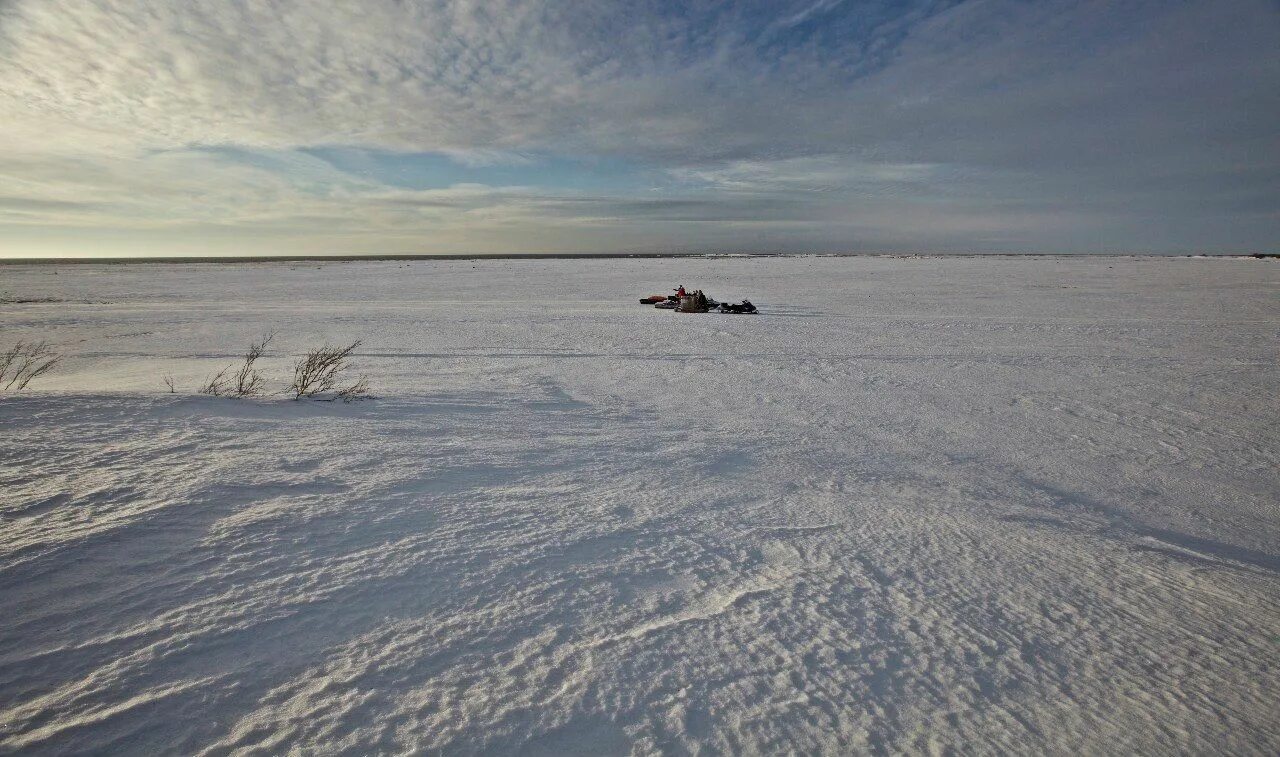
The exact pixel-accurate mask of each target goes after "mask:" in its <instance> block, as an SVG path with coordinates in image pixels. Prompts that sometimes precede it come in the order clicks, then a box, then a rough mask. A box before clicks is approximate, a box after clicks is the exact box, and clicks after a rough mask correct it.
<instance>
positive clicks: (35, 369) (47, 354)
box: [0, 340, 62, 392]
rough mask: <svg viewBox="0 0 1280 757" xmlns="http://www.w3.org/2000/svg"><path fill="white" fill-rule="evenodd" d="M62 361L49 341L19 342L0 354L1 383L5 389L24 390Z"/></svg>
mask: <svg viewBox="0 0 1280 757" xmlns="http://www.w3.org/2000/svg"><path fill="white" fill-rule="evenodd" d="M60 362H62V355H60V354H58V353H57V352H56V351H55V350H54V349H53V348H52V347H50V346H49V343H48V342H45V341H39V342H26V341H22V340H18V343H17V344H15V345H13V346H12V347H10V348H9V349H8V350H6V351H5V352H4V353H3V354H0V384H2V385H3V387H2V388H3V390H4V391H6V392H7V391H15V392H18V391H22V390H23V389H26V388H27V384H30V383H31V380H32V379H35V378H38V377H40V376H42V375H44V374H46V373H48V372H49V371H51V370H53V369H54V368H55V367H56V366H57V365H58V363H60Z"/></svg>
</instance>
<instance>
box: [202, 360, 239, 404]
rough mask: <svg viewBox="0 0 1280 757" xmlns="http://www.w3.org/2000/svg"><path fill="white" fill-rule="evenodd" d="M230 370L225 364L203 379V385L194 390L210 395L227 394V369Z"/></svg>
mask: <svg viewBox="0 0 1280 757" xmlns="http://www.w3.org/2000/svg"><path fill="white" fill-rule="evenodd" d="M229 370H231V366H229V365H228V366H227V367H226V368H223V369H222V370H220V371H218V372H217V373H215V374H213V375H212V376H210V377H209V378H208V379H206V380H205V382H204V385H203V386H201V387H200V388H199V389H197V390H196V391H198V392H200V393H201V394H208V395H210V396H212V397H221V396H223V395H224V394H227V388H228V387H227V371H229Z"/></svg>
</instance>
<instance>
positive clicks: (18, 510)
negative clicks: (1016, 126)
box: [0, 258, 1280, 754]
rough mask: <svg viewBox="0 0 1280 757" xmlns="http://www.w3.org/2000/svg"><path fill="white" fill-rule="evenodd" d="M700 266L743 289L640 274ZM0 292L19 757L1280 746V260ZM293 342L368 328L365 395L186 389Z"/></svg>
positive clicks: (854, 264) (8, 632) (4, 679)
mask: <svg viewBox="0 0 1280 757" xmlns="http://www.w3.org/2000/svg"><path fill="white" fill-rule="evenodd" d="M679 283H684V284H686V285H689V286H697V287H702V288H704V289H706V290H707V291H708V293H710V294H711V295H712V296H714V297H717V298H718V299H722V300H725V299H730V298H735V299H736V298H741V297H744V296H745V297H749V298H751V299H752V300H753V301H754V302H755V303H756V304H757V305H759V306H760V307H761V309H762V310H763V311H764V312H763V314H761V315H758V316H722V315H682V314H676V313H671V312H663V311H658V310H654V309H652V308H646V307H641V306H640V305H639V304H637V303H636V299H637V298H639V297H640V296H642V295H646V294H650V293H660V292H664V291H667V290H669V289H670V288H671V287H673V286H675V285H676V284H679ZM0 299H3V300H5V301H6V302H5V303H4V304H0V328H2V329H3V331H2V332H0V336H2V337H3V338H2V339H0V346H7V345H8V344H11V343H12V342H13V341H14V340H16V339H18V338H46V339H49V340H51V341H52V342H54V343H56V344H57V345H58V346H59V347H60V348H61V349H63V350H64V351H65V352H66V353H67V355H68V359H67V361H66V362H65V364H64V365H63V366H62V368H61V370H60V371H59V372H58V373H56V374H53V375H50V376H48V377H46V378H44V379H42V380H38V381H37V382H35V383H33V385H32V388H31V389H30V390H28V391H27V392H24V393H23V394H21V395H17V396H13V395H10V396H5V397H3V398H2V399H0V427H2V429H3V430H2V433H0V751H4V752H31V753H68V752H116V753H119V752H125V753H137V754H154V753H156V752H172V753H182V754H227V753H240V752H248V753H280V752H286V751H294V750H296V751H302V752H309V753H325V754H328V753H333V752H351V753H358V754H367V753H397V752H407V751H432V752H434V751H441V752H447V753H476V752H486V753H511V752H520V753H527V754H611V753H627V752H633V753H671V754H684V753H702V754H706V753H758V752H789V751H796V752H826V753H850V752H862V751H868V752H943V751H945V750H947V749H948V748H956V749H959V750H961V751H971V752H980V753H985V752H999V751H1013V752H1023V753H1038V752H1044V751H1049V752H1056V753H1061V754H1072V753H1076V752H1081V751H1084V752H1110V753H1116V752H1132V751H1141V752H1150V753H1155V752H1164V753H1168V752H1199V753H1210V752H1215V753H1216V752H1235V753H1255V754H1275V753H1276V752H1277V751H1280V693H1278V689H1277V685H1276V683H1277V680H1280V504H1278V502H1277V500H1278V499H1280V497H1278V495H1280V474H1278V473H1277V470H1278V469H1280V443H1278V442H1280V432H1278V431H1277V427H1278V424H1280V371H1278V370H1277V345H1280V265H1278V264H1277V263H1275V262H1269V261H1260V260H1239V259H1231V260H1224V259H1153V258H1146V259H1134V258H1086V259H1070V258H995V259H991V258H985V259H984V258H976V259H975V258H919V259H888V258H852V259H834V258H796V259H779V258H771V259H695V260H621V261H608V260H589V261H566V260H558V261H556V260H543V261H509V260H507V261H482V262H475V261H436V262H426V261H419V262H411V263H405V262H379V263H372V262H352V263H336V262H335V263H292V264H244V265H206V264H201V265H164V264H157V265H84V266H67V265H63V266H3V267H0ZM14 300H52V301H45V302H39V301H37V302H30V301H28V302H14ZM273 329H274V330H277V331H278V334H279V335H278V337H277V338H276V341H275V342H274V343H273V345H272V346H273V348H274V349H273V352H272V353H271V355H270V356H269V358H268V359H267V360H266V362H265V367H266V368H267V369H268V373H269V377H270V379H271V380H272V381H273V382H275V384H277V385H279V384H283V383H285V381H286V374H287V373H289V370H290V368H289V366H290V364H291V361H292V360H293V359H295V358H296V356H297V354H298V353H299V352H300V351H301V350H303V349H304V348H306V347H309V346H316V345H319V344H321V343H324V342H326V341H328V342H330V343H338V342H342V341H350V340H354V339H362V340H364V341H363V346H362V347H361V348H360V350H359V355H358V358H357V360H356V362H357V365H358V366H359V368H360V369H361V370H362V371H363V372H365V373H367V374H368V376H369V378H370V381H371V383H372V385H373V388H374V390H375V392H376V393H377V394H378V396H379V399H377V400H376V401H372V402H365V403H355V404H350V405H343V404H341V403H327V402H302V403H298V402H292V401H289V400H287V399H283V398H278V397H277V398H268V399H263V400H253V401H238V400H229V399H213V398H207V397H200V396H196V395H195V388H196V386H197V385H198V384H199V383H200V381H201V380H202V379H203V378H204V377H205V376H207V375H208V374H209V373H211V372H213V371H214V370H216V369H217V368H220V367H222V366H223V365H225V364H227V363H229V362H231V361H232V359H233V357H234V355H235V354H236V353H238V352H239V351H241V350H243V349H244V348H245V347H246V346H247V345H248V343H249V342H250V341H251V340H253V339H254V338H255V337H257V336H259V335H260V334H262V333H264V332H266V331H269V330H273ZM165 374H172V375H173V376H174V377H175V379H176V383H177V387H178V393H177V394H168V393H166V392H167V390H166V389H165V387H164V386H163V384H162V377H163V376H164V375H165Z"/></svg>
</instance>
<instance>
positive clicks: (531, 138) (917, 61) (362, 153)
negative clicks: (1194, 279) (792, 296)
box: [0, 0, 1280, 257]
mask: <svg viewBox="0 0 1280 757" xmlns="http://www.w3.org/2000/svg"><path fill="white" fill-rule="evenodd" d="M787 250H790V251H833V252H834V251H888V252H897V251H939V252H940V251H971V250H972V251H1059V252H1097V251H1100V250H1102V251H1109V252H1117V251H1137V252H1190V251H1216V252H1241V251H1272V252H1274V251H1277V250H1280V3H1277V2H1276V0H1186V1H1185V2H1181V1H1179V0H1161V1H1159V2H1141V1H1140V0H1134V1H1132V2H1125V1H1124V0H1110V1H1105V2H1104V1H1092V0H1058V1H1057V2H1029V1H1026V0H964V1H959V0H885V1H877V0H870V1H862V0H846V1H845V2H841V1H840V0H797V1H796V2H789V1H787V0H759V2H738V3H732V2H696V1H694V2H687V3H684V2H645V0H626V1H619V2H611V1H610V0H588V1H586V2H576V1H575V0H547V1H546V2H523V1H517V0H473V1H471V2H447V1H438V2H427V1H423V0H403V1H402V2H391V1H390V0H388V1H386V2H381V1H379V0H360V1H358V2H357V1H352V2H345V1H343V0H334V1H333V2H314V1H313V0H296V1H295V0H279V1H277V0H190V1H189V2H171V1H159V2H142V0H67V1H66V2H59V1H58V0H0V256H7V257H24V256H44V255H59V256H96V255H110V256H118V255H198V254H213V255H230V254H319V253H338V254H341V253H361V254H363V253H483V252H495V253H501V252H640V251H644V252H694V251H787Z"/></svg>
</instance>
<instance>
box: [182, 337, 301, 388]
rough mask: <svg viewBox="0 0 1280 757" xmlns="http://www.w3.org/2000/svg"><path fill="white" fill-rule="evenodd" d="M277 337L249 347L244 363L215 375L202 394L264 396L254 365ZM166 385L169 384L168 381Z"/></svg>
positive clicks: (262, 340) (260, 374)
mask: <svg viewBox="0 0 1280 757" xmlns="http://www.w3.org/2000/svg"><path fill="white" fill-rule="evenodd" d="M275 336H276V334H275V332H274V331H273V332H271V333H270V334H267V335H266V336H264V337H262V338H261V339H259V340H258V341H256V342H254V343H252V344H250V345H249V350H248V351H247V352H245V355H244V362H243V363H241V364H240V367H239V368H238V369H236V370H235V371H234V372H233V371H232V369H233V368H235V366H234V365H228V366H227V367H226V368H223V369H222V370H220V371H218V372H217V373H215V374H213V376H211V377H210V378H209V379H208V380H207V381H205V382H204V386H202V387H200V390H199V391H200V393H201V394H208V395H211V396H213V397H257V396H259V395H261V394H262V387H263V384H264V383H265V382H264V380H263V378H262V373H261V372H260V371H259V370H258V369H257V368H255V367H254V363H255V362H257V360H258V358H260V357H262V356H263V355H264V354H266V352H267V345H268V344H271V340H272V339H274V338H275ZM166 383H168V382H167V381H166ZM172 388H173V387H172V385H170V389H171V390H172Z"/></svg>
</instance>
